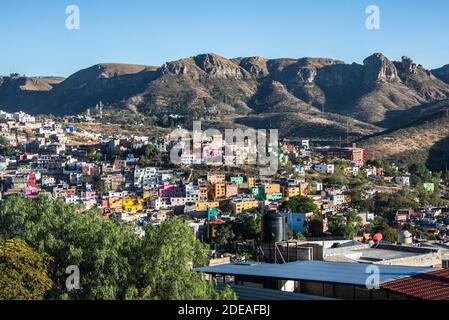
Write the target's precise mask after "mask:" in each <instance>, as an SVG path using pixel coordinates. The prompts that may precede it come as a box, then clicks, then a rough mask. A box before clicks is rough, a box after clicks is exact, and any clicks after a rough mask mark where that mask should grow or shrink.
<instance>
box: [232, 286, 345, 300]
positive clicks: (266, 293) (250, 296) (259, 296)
mask: <svg viewBox="0 0 449 320" xmlns="http://www.w3.org/2000/svg"><path fill="white" fill-rule="evenodd" d="M229 286H230V287H231V288H232V290H234V292H235V294H236V295H237V298H238V299H239V300H336V299H332V298H327V297H321V296H314V295H310V294H303V293H294V292H285V291H280V290H272V289H263V288H254V287H248V286H241V285H229Z"/></svg>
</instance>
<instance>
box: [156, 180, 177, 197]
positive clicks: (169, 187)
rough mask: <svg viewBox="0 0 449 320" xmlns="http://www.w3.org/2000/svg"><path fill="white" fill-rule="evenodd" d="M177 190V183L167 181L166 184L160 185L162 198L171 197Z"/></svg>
mask: <svg viewBox="0 0 449 320" xmlns="http://www.w3.org/2000/svg"><path fill="white" fill-rule="evenodd" d="M174 190H175V185H173V184H171V183H169V182H165V183H164V185H162V186H160V187H159V196H160V197H161V198H171V197H173V194H174Z"/></svg>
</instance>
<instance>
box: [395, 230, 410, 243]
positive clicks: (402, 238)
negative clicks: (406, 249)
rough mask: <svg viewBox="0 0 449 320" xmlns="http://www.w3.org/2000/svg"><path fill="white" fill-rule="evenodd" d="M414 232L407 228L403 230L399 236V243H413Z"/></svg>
mask: <svg viewBox="0 0 449 320" xmlns="http://www.w3.org/2000/svg"><path fill="white" fill-rule="evenodd" d="M412 243H413V238H412V234H411V233H410V232H408V231H407V230H402V231H401V232H400V233H399V236H398V244H412Z"/></svg>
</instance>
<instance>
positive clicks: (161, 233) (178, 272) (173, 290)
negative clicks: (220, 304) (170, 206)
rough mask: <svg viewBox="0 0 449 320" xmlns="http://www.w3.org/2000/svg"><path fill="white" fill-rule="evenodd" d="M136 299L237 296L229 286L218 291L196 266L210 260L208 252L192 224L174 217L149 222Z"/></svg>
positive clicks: (142, 248) (136, 271) (138, 267)
mask: <svg viewBox="0 0 449 320" xmlns="http://www.w3.org/2000/svg"><path fill="white" fill-rule="evenodd" d="M139 251H140V252H142V254H141V255H140V260H139V262H138V264H137V269H136V270H135V273H136V274H138V278H137V284H138V286H137V288H136V289H134V290H132V292H134V298H138V299H151V300H203V299H225V298H228V299H229V298H231V299H233V298H235V296H234V295H233V294H232V292H231V291H229V289H227V290H225V291H217V290H216V289H215V288H214V286H213V283H212V282H209V281H206V280H205V278H204V275H203V274H200V273H197V272H195V271H194V270H193V269H192V267H194V266H199V265H204V264H206V262H207V251H206V248H205V246H204V245H203V244H201V243H200V242H199V241H197V240H196V239H195V237H194V235H193V233H192V232H191V230H190V228H189V226H188V225H186V224H185V223H184V222H183V221H182V220H180V219H171V220H169V221H166V222H163V223H162V224H161V225H159V226H156V225H152V224H149V225H148V226H147V228H146V230H145V236H144V239H143V241H142V243H141V248H140V249H139Z"/></svg>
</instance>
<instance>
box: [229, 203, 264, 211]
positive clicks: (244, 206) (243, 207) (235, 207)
mask: <svg viewBox="0 0 449 320" xmlns="http://www.w3.org/2000/svg"><path fill="white" fill-rule="evenodd" d="M231 208H232V212H233V213H234V214H240V213H243V212H245V211H248V210H251V209H257V208H259V202H258V201H256V200H241V201H232V202H231Z"/></svg>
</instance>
